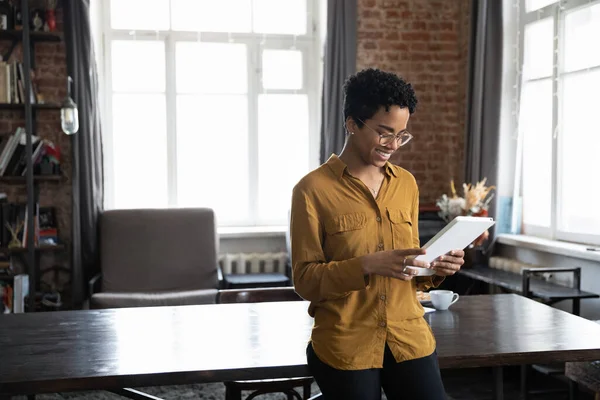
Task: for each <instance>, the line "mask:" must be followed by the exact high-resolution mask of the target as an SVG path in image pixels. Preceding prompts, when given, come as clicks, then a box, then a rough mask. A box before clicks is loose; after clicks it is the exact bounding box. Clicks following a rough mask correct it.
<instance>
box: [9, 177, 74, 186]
mask: <svg viewBox="0 0 600 400" xmlns="http://www.w3.org/2000/svg"><path fill="white" fill-rule="evenodd" d="M63 178H64V177H63V176H62V175H34V176H33V180H34V181H36V182H60V181H62V180H63ZM0 182H3V183H15V184H21V185H25V184H26V183H27V179H26V177H24V176H0Z"/></svg>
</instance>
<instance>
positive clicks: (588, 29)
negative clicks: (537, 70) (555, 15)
mask: <svg viewBox="0 0 600 400" xmlns="http://www.w3.org/2000/svg"><path fill="white" fill-rule="evenodd" d="M598 38H600V4H596V5H594V6H591V7H585V8H582V9H579V10H577V11H573V12H570V13H568V14H567V16H566V17H565V58H564V60H565V71H567V72H568V71H573V70H578V69H584V68H589V67H593V66H597V65H600V46H598V44H597V41H598Z"/></svg>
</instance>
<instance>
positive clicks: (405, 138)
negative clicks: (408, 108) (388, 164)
mask: <svg viewBox="0 0 600 400" xmlns="http://www.w3.org/2000/svg"><path fill="white" fill-rule="evenodd" d="M357 119H358V120H359V121H360V122H362V123H363V124H364V125H365V126H366V127H367V128H369V129H370V130H372V131H373V132H375V133H376V134H378V135H379V144H380V145H382V146H386V145H388V144H390V143H392V141H393V140H394V139H395V140H396V142H397V143H398V146H404V145H405V144H406V143H408V142H410V139H412V138H413V135H411V134H410V132H408V131H402V132H400V133H398V134H397V135H395V134H393V133H389V134H386V133H379V132H377V131H376V130H375V129H373V128H371V127H370V126H369V125H367V124H366V122H365V121H363V120H361V119H360V118H357Z"/></svg>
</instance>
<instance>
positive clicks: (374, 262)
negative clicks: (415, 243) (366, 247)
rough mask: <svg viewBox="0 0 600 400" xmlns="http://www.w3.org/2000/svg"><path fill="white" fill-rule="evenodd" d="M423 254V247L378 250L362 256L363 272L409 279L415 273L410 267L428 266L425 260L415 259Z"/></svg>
mask: <svg viewBox="0 0 600 400" xmlns="http://www.w3.org/2000/svg"><path fill="white" fill-rule="evenodd" d="M422 254H425V249H404V250H388V251H378V252H376V253H372V254H367V255H365V256H363V257H362V267H363V273H364V274H365V275H369V274H376V275H381V276H389V277H392V278H396V279H402V280H404V281H409V280H411V279H412V278H413V276H414V275H416V274H417V271H416V270H414V269H412V268H410V267H411V266H412V267H421V268H429V266H430V265H429V263H428V262H426V261H420V260H415V257H416V256H419V255H422Z"/></svg>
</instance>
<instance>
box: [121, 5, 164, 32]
mask: <svg viewBox="0 0 600 400" xmlns="http://www.w3.org/2000/svg"><path fill="white" fill-rule="evenodd" d="M110 25H111V26H112V28H113V29H140V30H143V29H148V30H167V29H169V0H112V1H111V2H110Z"/></svg>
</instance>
